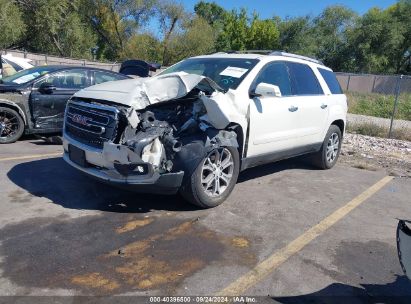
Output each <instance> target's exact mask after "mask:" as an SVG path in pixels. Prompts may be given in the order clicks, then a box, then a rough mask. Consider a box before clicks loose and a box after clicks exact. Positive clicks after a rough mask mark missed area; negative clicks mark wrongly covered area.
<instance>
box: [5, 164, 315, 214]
mask: <svg viewBox="0 0 411 304" xmlns="http://www.w3.org/2000/svg"><path fill="white" fill-rule="evenodd" d="M292 168H311V167H305V165H304V164H302V163H300V162H299V161H295V160H288V161H283V162H279V163H273V164H269V165H265V166H259V167H258V168H252V169H248V170H247V171H245V172H243V173H241V174H240V177H239V180H238V182H239V183H241V182H245V181H247V180H250V179H253V178H256V177H260V176H264V175H268V174H273V173H276V172H279V171H282V170H287V169H292ZM7 176H8V178H9V179H10V180H11V181H12V182H13V183H15V184H16V185H17V186H19V187H21V188H23V189H25V190H26V191H28V192H29V193H30V194H32V195H33V196H37V197H45V198H47V199H49V200H50V201H51V202H53V203H56V204H59V205H61V206H63V207H64V208H70V209H86V210H101V211H108V212H120V213H121V212H124V213H130V212H131V213H145V212H149V211H151V210H168V211H194V210H198V208H196V207H195V206H192V205H190V204H189V203H187V202H186V201H185V200H184V199H183V198H182V197H181V196H179V195H171V196H164V195H155V194H141V193H136V192H129V191H126V190H123V189H119V188H115V187H111V186H109V185H106V184H102V183H99V182H98V181H95V180H93V179H91V178H89V177H87V176H85V175H83V174H82V173H80V172H78V171H77V170H75V169H74V168H72V167H70V166H69V165H68V164H66V163H65V162H64V160H63V159H62V158H49V159H42V160H36V161H31V162H25V163H20V164H18V165H16V166H14V167H13V168H12V169H11V170H10V171H9V172H8V173H7ZM234 191H235V190H234Z"/></svg>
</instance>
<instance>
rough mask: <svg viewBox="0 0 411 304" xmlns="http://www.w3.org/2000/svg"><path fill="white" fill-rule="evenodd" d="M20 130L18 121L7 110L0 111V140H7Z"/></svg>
mask: <svg viewBox="0 0 411 304" xmlns="http://www.w3.org/2000/svg"><path fill="white" fill-rule="evenodd" d="M19 128H20V122H19V119H18V118H17V116H16V115H15V114H13V113H12V112H9V111H7V110H0V138H1V139H7V138H10V137H12V136H14V135H15V134H16V133H17V132H18V130H19Z"/></svg>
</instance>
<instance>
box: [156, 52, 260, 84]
mask: <svg viewBox="0 0 411 304" xmlns="http://www.w3.org/2000/svg"><path fill="white" fill-rule="evenodd" d="M257 62H258V60H257V59H242V58H192V59H187V60H184V61H181V62H179V63H177V64H175V65H173V66H172V67H169V68H168V69H166V70H164V71H163V72H162V73H160V75H165V74H169V73H175V72H186V73H189V74H197V75H202V76H206V77H208V78H210V79H212V80H214V82H216V83H217V84H218V85H219V86H220V87H222V88H223V89H225V90H228V89H236V88H237V87H238V85H239V84H240V83H241V81H243V79H244V78H245V77H246V76H247V74H248V73H249V72H250V71H251V70H252V68H253V67H254V66H255V65H256V64H257Z"/></svg>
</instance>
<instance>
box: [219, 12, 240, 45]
mask: <svg viewBox="0 0 411 304" xmlns="http://www.w3.org/2000/svg"><path fill="white" fill-rule="evenodd" d="M247 35H248V17H247V11H246V10H245V9H244V8H243V9H241V10H240V11H239V12H238V11H237V10H232V11H231V12H227V14H226V15H225V18H224V21H223V28H222V30H221V33H219V35H218V38H217V42H216V48H217V50H219V51H227V50H235V51H238V50H245V49H246V46H247Z"/></svg>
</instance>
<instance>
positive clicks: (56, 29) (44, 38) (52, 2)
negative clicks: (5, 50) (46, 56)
mask: <svg viewBox="0 0 411 304" xmlns="http://www.w3.org/2000/svg"><path fill="white" fill-rule="evenodd" d="M16 5H17V6H18V7H19V8H20V10H21V11H22V16H23V20H24V22H25V26H26V29H27V30H26V32H25V36H24V39H21V42H20V46H21V47H24V48H26V49H27V50H29V51H34V52H45V53H50V54H57V55H60V56H71V57H80V56H84V55H85V54H90V52H89V49H90V47H91V46H92V45H93V44H94V42H93V41H94V34H93V32H92V31H91V29H90V28H89V27H88V26H87V25H86V24H85V23H84V22H83V21H82V19H81V17H80V15H79V14H78V7H79V1H78V0H73V1H70V0H16Z"/></svg>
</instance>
